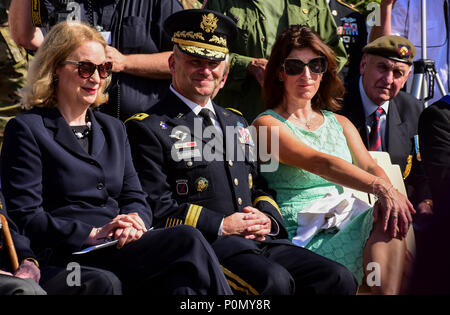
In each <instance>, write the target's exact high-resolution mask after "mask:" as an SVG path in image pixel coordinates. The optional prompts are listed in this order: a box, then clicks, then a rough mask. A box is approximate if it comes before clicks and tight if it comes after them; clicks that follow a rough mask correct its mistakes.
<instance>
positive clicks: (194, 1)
mask: <svg viewBox="0 0 450 315" xmlns="http://www.w3.org/2000/svg"><path fill="white" fill-rule="evenodd" d="M180 2H181V4H182V5H183V7H184V8H185V9H200V8H201V7H202V2H203V1H201V0H180Z"/></svg>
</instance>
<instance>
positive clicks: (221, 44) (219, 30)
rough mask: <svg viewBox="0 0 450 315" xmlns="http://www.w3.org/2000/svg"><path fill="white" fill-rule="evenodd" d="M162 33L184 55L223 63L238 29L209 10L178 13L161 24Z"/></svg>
mask: <svg viewBox="0 0 450 315" xmlns="http://www.w3.org/2000/svg"><path fill="white" fill-rule="evenodd" d="M164 30H165V31H166V32H167V33H168V34H169V35H170V36H171V37H172V41H173V42H174V43H175V44H176V45H177V46H178V48H180V49H181V51H183V52H184V53H186V54H189V55H192V56H196V57H200V58H206V59H211V60H219V61H222V60H224V59H225V57H226V55H227V54H228V52H229V50H228V44H229V42H230V41H232V40H233V39H234V38H236V36H237V27H236V24H235V23H234V21H233V20H232V19H230V18H229V17H227V16H225V15H223V14H221V13H219V12H216V11H211V10H199V9H192V10H181V11H178V12H176V13H174V14H172V15H171V16H169V17H168V18H167V19H166V20H165V21H164Z"/></svg>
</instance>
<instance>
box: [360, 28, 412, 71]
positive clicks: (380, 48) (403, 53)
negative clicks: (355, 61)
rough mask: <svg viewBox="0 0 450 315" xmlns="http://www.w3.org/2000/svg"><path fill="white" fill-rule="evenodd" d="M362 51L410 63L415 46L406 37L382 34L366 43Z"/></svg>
mask: <svg viewBox="0 0 450 315" xmlns="http://www.w3.org/2000/svg"><path fill="white" fill-rule="evenodd" d="M363 53H367V54H371V55H377V56H381V57H385V58H388V59H391V60H394V61H400V62H404V63H407V64H408V65H412V63H413V59H414V56H415V55H416V48H415V47H414V45H413V44H412V43H411V42H410V41H409V40H408V39H406V38H404V37H402V36H397V35H387V36H382V37H379V38H377V39H376V40H374V41H373V42H371V43H369V44H367V45H366V46H365V47H364V48H363Z"/></svg>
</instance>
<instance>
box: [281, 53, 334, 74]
mask: <svg viewBox="0 0 450 315" xmlns="http://www.w3.org/2000/svg"><path fill="white" fill-rule="evenodd" d="M327 65H328V64H327V59H326V58H325V57H323V56H322V57H317V58H313V59H311V60H310V61H309V62H308V63H304V62H303V61H301V60H300V59H294V58H292V59H291V58H288V59H285V60H284V63H283V68H284V71H285V72H286V74H287V75H299V74H301V73H303V70H305V66H308V68H309V71H311V72H312V73H315V74H322V73H324V72H325V71H327Z"/></svg>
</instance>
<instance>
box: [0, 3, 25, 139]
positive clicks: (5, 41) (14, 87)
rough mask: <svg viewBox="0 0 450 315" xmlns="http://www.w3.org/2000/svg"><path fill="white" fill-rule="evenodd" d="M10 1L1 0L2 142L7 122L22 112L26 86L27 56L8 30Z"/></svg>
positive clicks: (0, 96)
mask: <svg viewBox="0 0 450 315" xmlns="http://www.w3.org/2000/svg"><path fill="white" fill-rule="evenodd" d="M9 4H10V0H0V141H1V140H2V139H3V129H4V127H5V125H6V122H7V121H8V120H9V119H10V118H11V117H13V116H15V115H16V114H17V113H18V112H20V111H21V106H20V104H19V101H20V97H19V89H20V88H22V87H23V86H24V85H25V79H26V72H27V64H28V63H27V54H26V51H25V49H23V48H21V47H18V46H17V45H16V43H15V42H14V41H13V40H12V38H11V36H10V33H9V28H8V11H7V9H8V7H9Z"/></svg>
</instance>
